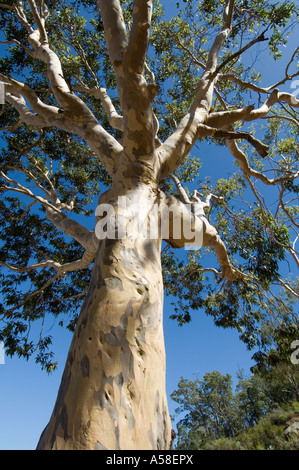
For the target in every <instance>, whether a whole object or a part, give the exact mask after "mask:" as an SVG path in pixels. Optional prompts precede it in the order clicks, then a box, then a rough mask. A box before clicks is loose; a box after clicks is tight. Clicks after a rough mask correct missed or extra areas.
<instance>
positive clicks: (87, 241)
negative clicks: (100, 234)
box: [46, 207, 99, 252]
mask: <svg viewBox="0 0 299 470" xmlns="http://www.w3.org/2000/svg"><path fill="white" fill-rule="evenodd" d="M46 213H47V218H48V220H49V221H50V222H52V223H53V224H54V225H55V227H56V228H58V229H59V230H61V231H62V232H63V233H64V234H65V235H68V236H70V237H72V238H73V239H74V240H76V241H77V242H78V243H80V245H82V246H83V247H84V248H85V249H86V250H87V251H89V252H90V251H91V252H95V251H96V250H97V249H98V245H99V241H98V239H97V237H96V236H95V233H94V232H92V231H90V230H88V229H87V228H85V227H83V225H81V224H80V223H79V222H77V221H76V220H72V219H70V218H69V217H67V216H66V215H65V214H63V213H62V212H58V211H53V210H52V209H51V208H49V207H47V208H46Z"/></svg>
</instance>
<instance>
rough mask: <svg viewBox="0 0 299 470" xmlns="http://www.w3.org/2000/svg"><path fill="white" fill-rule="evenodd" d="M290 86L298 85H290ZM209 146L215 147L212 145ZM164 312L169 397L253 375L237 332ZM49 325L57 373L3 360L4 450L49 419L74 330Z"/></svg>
mask: <svg viewBox="0 0 299 470" xmlns="http://www.w3.org/2000/svg"><path fill="white" fill-rule="evenodd" d="M173 4H175V2H173ZM263 47H264V46H263ZM288 57H289V55H288V56H287V58H288ZM259 68H261V69H262V71H264V72H265V75H264V85H269V84H272V83H273V82H274V81H275V76H279V75H280V73H279V72H281V71H282V70H283V68H282V64H281V62H276V63H274V62H272V61H266V62H263V63H261V62H259V59H258V60H257V64H256V69H259ZM286 91H289V92H291V91H293V90H291V89H288V88H287V89H286ZM209 149H210V152H212V147H209ZM222 152H223V153H222ZM208 160H209V159H206V163H204V165H203V167H202V168H201V170H200V171H201V173H202V175H209V176H210V175H212V174H213V175H214V177H215V178H216V177H217V176H222V177H227V176H228V175H229V174H230V173H231V171H232V168H233V166H232V162H231V157H230V156H229V154H228V152H225V151H224V150H223V151H221V153H220V152H219V153H217V156H216V160H215V159H214V155H213V170H211V165H210V163H209V162H208ZM215 170H217V172H216V171H215ZM211 256H212V255H211ZM213 261H214V260H213ZM164 312H165V313H164V331H165V345H166V361H167V375H166V384H167V394H168V396H170V394H171V393H172V392H173V391H174V390H175V388H176V387H177V384H178V381H179V380H180V377H184V378H187V379H189V380H194V379H195V378H196V377H195V375H194V374H198V375H199V376H200V377H202V376H203V375H204V374H205V373H206V372H212V371H214V370H217V371H219V372H221V373H223V374H226V373H229V374H231V375H232V377H233V379H235V378H236V373H237V372H238V370H239V369H243V370H244V372H245V374H249V369H250V366H252V365H253V362H252V361H251V356H252V354H253V353H252V351H247V349H246V345H245V344H244V343H242V342H241V341H240V340H239V338H238V333H237V332H236V331H233V330H228V329H227V330H224V329H220V328H217V327H215V326H214V325H213V321H212V319H211V318H208V317H207V316H206V315H205V314H204V313H203V312H201V311H197V312H194V314H193V316H192V321H191V323H190V324H187V325H185V326H183V327H179V326H178V325H177V323H176V322H175V321H173V320H169V319H168V317H169V314H171V313H172V312H171V305H170V300H169V299H168V298H166V299H165V307H164ZM49 329H50V331H49V333H50V334H51V335H52V336H53V338H54V341H53V344H54V348H55V352H56V355H57V359H58V361H59V364H58V368H57V369H56V371H54V372H53V373H52V374H50V375H48V374H47V373H46V372H43V371H41V370H40V368H39V366H38V365H36V364H35V363H34V360H30V361H28V362H27V361H25V360H23V359H18V358H12V359H11V358H8V357H6V358H5V363H4V364H0V423H1V426H0V450H4V449H5V450H17V449H26V450H27V449H29V450H30V449H34V448H35V447H36V444H37V442H38V439H39V436H40V434H41V432H42V430H43V428H44V427H45V425H46V424H47V422H48V420H49V418H50V415H51V412H52V409H53V406H54V403H55V399H56V395H57V392H58V388H59V384H60V379H61V375H62V373H63V368H64V363H65V360H66V356H67V352H68V348H69V345H70V341H71V334H70V333H69V332H65V331H64V330H62V329H61V328H60V327H59V326H58V325H56V324H55V323H53V325H51V326H49ZM175 407H176V404H175V403H173V402H172V401H171V400H170V399H169V409H170V413H171V414H172V413H173V412H174V409H175Z"/></svg>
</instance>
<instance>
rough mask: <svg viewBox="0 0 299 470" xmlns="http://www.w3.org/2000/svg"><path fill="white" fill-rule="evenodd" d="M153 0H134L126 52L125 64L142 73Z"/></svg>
mask: <svg viewBox="0 0 299 470" xmlns="http://www.w3.org/2000/svg"><path fill="white" fill-rule="evenodd" d="M152 8H153V0H134V3H133V22H132V28H131V31H130V36H129V43H128V48H127V53H126V66H127V67H128V69H130V68H131V69H132V71H134V72H135V73H139V74H142V73H143V70H144V66H145V59H146V55H147V49H148V43H149V35H150V25H151V17H152Z"/></svg>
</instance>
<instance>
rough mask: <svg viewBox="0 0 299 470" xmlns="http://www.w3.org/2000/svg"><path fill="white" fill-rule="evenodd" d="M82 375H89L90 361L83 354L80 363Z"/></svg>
mask: <svg viewBox="0 0 299 470" xmlns="http://www.w3.org/2000/svg"><path fill="white" fill-rule="evenodd" d="M80 367H81V372H82V376H83V377H89V369H90V362H89V358H88V356H86V355H85V356H83V357H82V359H81V363H80Z"/></svg>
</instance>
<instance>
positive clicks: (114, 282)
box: [106, 277, 124, 290]
mask: <svg viewBox="0 0 299 470" xmlns="http://www.w3.org/2000/svg"><path fill="white" fill-rule="evenodd" d="M106 286H107V289H118V290H124V288H123V283H122V281H121V279H119V277H110V278H109V279H106Z"/></svg>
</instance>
